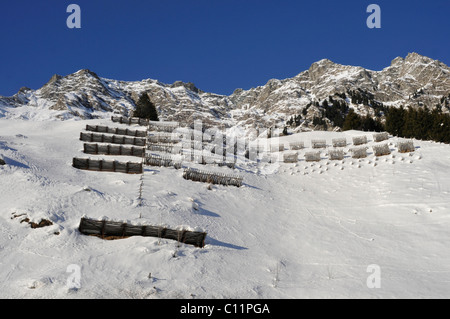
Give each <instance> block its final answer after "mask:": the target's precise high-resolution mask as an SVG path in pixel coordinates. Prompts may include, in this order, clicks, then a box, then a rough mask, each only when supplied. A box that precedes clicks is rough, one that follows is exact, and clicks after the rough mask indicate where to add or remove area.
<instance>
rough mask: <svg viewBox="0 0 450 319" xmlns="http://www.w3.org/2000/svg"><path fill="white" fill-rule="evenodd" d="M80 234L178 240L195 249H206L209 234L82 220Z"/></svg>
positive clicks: (108, 237) (102, 236)
mask: <svg viewBox="0 0 450 319" xmlns="http://www.w3.org/2000/svg"><path fill="white" fill-rule="evenodd" d="M78 230H79V231H80V233H82V234H84V235H88V236H97V237H100V238H102V239H121V238H128V237H133V236H141V237H156V238H164V239H171V240H176V241H178V242H180V243H184V244H187V245H193V246H195V247H199V248H203V247H205V239H206V235H207V233H205V232H195V231H189V230H184V229H180V230H174V229H168V228H166V227H158V226H148V225H130V224H127V223H122V222H114V221H106V220H94V219H89V218H81V221H80V226H79V227H78Z"/></svg>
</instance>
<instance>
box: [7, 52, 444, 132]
mask: <svg viewBox="0 0 450 319" xmlns="http://www.w3.org/2000/svg"><path fill="white" fill-rule="evenodd" d="M353 91H358V92H362V93H363V94H365V95H368V96H370V97H371V99H372V100H374V101H377V102H380V103H383V104H384V105H385V106H388V107H389V106H399V105H405V106H407V105H411V106H414V107H430V108H433V107H435V106H436V105H437V104H443V105H444V107H445V105H448V102H449V100H450V69H449V67H448V66H447V65H445V64H444V63H442V62H440V61H437V60H433V59H430V58H428V57H425V56H421V55H419V54H417V53H411V54H409V55H408V56H407V57H406V58H401V57H398V58H396V59H394V60H393V61H392V63H391V65H390V66H389V67H387V68H385V69H383V70H381V71H371V70H367V69H364V68H362V67H357V66H347V65H340V64H337V63H334V62H332V61H330V60H327V59H324V60H321V61H318V62H316V63H313V64H312V65H311V67H310V68H309V69H308V70H306V71H304V72H302V73H300V74H298V75H297V76H295V77H293V78H289V79H285V80H277V79H272V80H269V81H268V82H267V84H266V85H264V86H259V87H256V88H252V89H250V90H243V89H236V90H235V91H234V92H233V94H231V95H229V96H225V95H218V94H213V93H208V92H203V91H201V90H200V89H198V88H197V87H196V86H195V85H194V84H192V83H183V82H175V83H173V84H164V83H161V82H159V81H157V80H152V79H147V80H142V81H135V82H126V81H117V80H111V79H105V78H101V77H99V76H98V75H97V74H95V73H94V72H92V71H89V70H80V71H78V72H76V73H73V74H70V75H67V76H64V77H63V76H59V75H54V76H53V77H52V78H51V79H50V81H49V82H48V83H47V84H45V85H44V86H43V87H42V88H40V89H38V90H31V89H29V88H22V89H20V90H19V92H18V93H17V94H15V95H14V96H12V97H0V116H6V117H22V116H21V113H20V112H17V110H18V108H21V107H24V106H25V107H31V108H33V107H36V108H39V109H44V110H49V111H51V112H49V116H52V117H57V118H61V119H67V118H73V117H79V118H83V119H86V118H87V119H88V118H98V117H105V118H106V117H109V116H111V113H115V114H120V115H124V116H130V115H132V111H133V110H134V108H135V101H136V100H137V98H138V96H139V95H140V94H141V93H143V92H147V93H148V95H149V97H150V99H151V100H152V102H153V103H154V104H155V105H157V108H158V112H159V114H160V119H163V120H166V121H179V122H190V123H192V122H193V121H194V120H196V119H200V120H202V121H203V122H204V123H205V124H206V125H208V124H210V125H222V126H226V127H230V126H234V125H241V126H246V127H270V126H273V125H277V124H278V125H283V124H284V123H285V122H286V120H287V119H289V117H290V116H292V115H297V114H299V113H300V112H302V111H303V110H304V109H305V108H306V107H307V106H308V105H309V106H310V107H308V109H307V112H305V113H306V115H305V116H306V119H310V120H312V118H313V117H315V116H318V115H320V114H321V113H320V112H319V108H318V107H317V106H315V105H314V102H316V104H317V102H321V101H323V100H325V99H327V98H328V97H329V96H333V95H335V94H336V93H339V94H341V93H348V92H353ZM347 102H348V103H349V105H350V106H351V107H353V108H355V109H357V110H359V111H360V112H363V113H368V114H370V109H371V106H369V105H364V104H363V103H362V104H357V103H352V102H351V101H350V99H348V100H347ZM311 104H313V105H312V107H311ZM369 104H370V103H369ZM13 109H14V110H15V112H11V110H13ZM11 114H13V115H11ZM27 114H28V113H27ZM311 122H312V121H311ZM307 123H309V122H307Z"/></svg>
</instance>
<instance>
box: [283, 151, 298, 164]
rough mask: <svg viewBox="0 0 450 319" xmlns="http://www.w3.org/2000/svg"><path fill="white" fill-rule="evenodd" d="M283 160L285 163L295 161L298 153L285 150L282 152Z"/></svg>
mask: <svg viewBox="0 0 450 319" xmlns="http://www.w3.org/2000/svg"><path fill="white" fill-rule="evenodd" d="M283 161H284V162H285V163H297V162H298V153H297V152H287V153H284V154H283Z"/></svg>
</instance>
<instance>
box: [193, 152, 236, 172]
mask: <svg viewBox="0 0 450 319" xmlns="http://www.w3.org/2000/svg"><path fill="white" fill-rule="evenodd" d="M225 158H226V157H225ZM191 159H192V157H191ZM229 159H230V160H229V161H227V160H224V157H223V156H213V155H204V154H195V152H194V154H193V162H194V163H197V164H201V165H208V164H209V165H217V166H227V167H229V168H232V169H234V168H235V167H236V163H235V159H234V158H229ZM188 160H189V159H188Z"/></svg>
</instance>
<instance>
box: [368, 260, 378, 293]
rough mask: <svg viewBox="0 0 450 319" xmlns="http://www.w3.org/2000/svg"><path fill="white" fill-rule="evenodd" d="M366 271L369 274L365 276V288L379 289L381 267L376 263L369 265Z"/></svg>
mask: <svg viewBox="0 0 450 319" xmlns="http://www.w3.org/2000/svg"><path fill="white" fill-rule="evenodd" d="M367 272H368V273H370V275H369V276H368V277H367V281H366V284H367V288H369V289H380V288H381V267H380V266H378V265H369V266H368V267H367Z"/></svg>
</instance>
